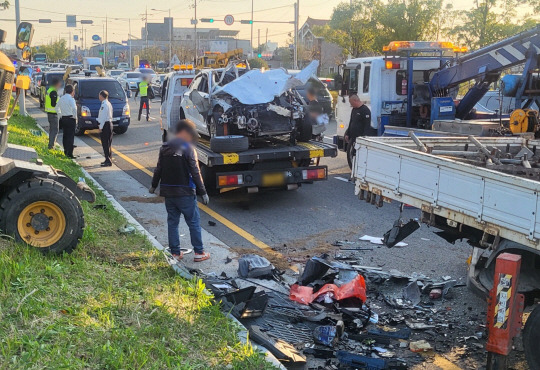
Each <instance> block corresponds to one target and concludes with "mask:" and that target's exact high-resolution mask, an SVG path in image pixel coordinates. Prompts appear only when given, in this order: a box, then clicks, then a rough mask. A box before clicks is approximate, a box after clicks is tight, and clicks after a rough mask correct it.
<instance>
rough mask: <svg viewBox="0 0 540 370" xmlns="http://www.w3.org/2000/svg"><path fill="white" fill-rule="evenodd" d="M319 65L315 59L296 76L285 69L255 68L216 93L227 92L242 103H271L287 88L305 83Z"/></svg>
mask: <svg viewBox="0 0 540 370" xmlns="http://www.w3.org/2000/svg"><path fill="white" fill-rule="evenodd" d="M318 66H319V62H318V61H316V60H314V61H312V62H311V63H310V64H309V65H308V66H307V67H306V68H304V69H303V70H302V71H300V72H299V73H297V74H296V75H295V76H293V75H291V74H289V73H287V72H286V71H285V70H284V69H271V70H268V71H261V70H259V69H254V70H251V71H249V72H247V73H245V74H243V75H242V76H240V77H238V78H237V79H235V80H233V81H231V82H229V83H228V84H226V85H225V86H223V87H221V88H219V89H217V90H216V91H215V93H222V92H223V93H227V94H229V95H231V96H232V97H233V98H236V99H238V101H239V102H240V103H242V104H264V103H269V102H271V101H273V100H274V98H275V97H278V96H281V95H283V94H284V93H285V92H286V91H287V90H289V89H292V88H293V87H296V86H301V85H304V84H305V83H306V82H307V81H308V79H309V78H310V77H311V76H314V75H315V73H316V72H317V67H318Z"/></svg>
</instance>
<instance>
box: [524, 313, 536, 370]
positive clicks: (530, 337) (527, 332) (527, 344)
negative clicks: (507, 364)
mask: <svg viewBox="0 0 540 370" xmlns="http://www.w3.org/2000/svg"><path fill="white" fill-rule="evenodd" d="M538 343H540V305H536V308H535V309H534V310H533V312H531V314H530V315H529V317H528V318H527V322H526V323H525V329H524V330H523V347H524V349H525V358H526V359H527V363H528V364H529V367H530V368H531V369H540V352H539V351H538Z"/></svg>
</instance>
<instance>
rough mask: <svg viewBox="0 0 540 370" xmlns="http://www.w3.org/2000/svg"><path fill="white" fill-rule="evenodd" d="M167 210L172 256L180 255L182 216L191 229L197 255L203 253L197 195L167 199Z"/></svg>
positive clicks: (192, 241) (190, 232)
mask: <svg viewBox="0 0 540 370" xmlns="http://www.w3.org/2000/svg"><path fill="white" fill-rule="evenodd" d="M165 208H166V209H167V225H168V230H169V248H170V249H171V253H172V254H180V236H179V234H178V224H179V223H180V216H182V215H184V218H185V219H186V224H187V225H188V227H189V235H190V236H191V245H192V246H193V249H194V250H195V253H202V252H203V242H202V236H201V218H200V216H199V206H198V205H197V197H196V196H195V195H186V196H182V197H175V198H165Z"/></svg>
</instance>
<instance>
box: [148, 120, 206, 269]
mask: <svg viewBox="0 0 540 370" xmlns="http://www.w3.org/2000/svg"><path fill="white" fill-rule="evenodd" d="M174 133H175V137H174V138H173V139H172V140H170V141H168V142H166V143H164V144H163V145H162V146H161V149H160V151H159V159H158V163H157V166H156V169H155V171H154V177H153V178H152V187H151V188H150V189H149V191H150V193H154V192H155V190H156V188H157V186H158V185H160V192H159V193H160V194H159V195H161V196H162V197H165V208H166V209H167V225H168V234H169V248H170V249H171V254H172V255H173V257H174V258H176V259H177V260H180V259H182V257H183V253H182V252H181V251H180V238H179V235H178V224H179V223H180V216H181V215H184V218H185V219H186V223H187V225H188V227H189V234H190V236H191V245H192V246H193V249H194V251H195V258H194V261H195V262H200V261H204V260H207V259H209V258H210V254H209V253H207V252H205V251H204V249H203V242H202V236H201V222H200V216H199V207H198V205H197V195H200V196H202V203H203V204H205V205H207V204H208V202H209V201H210V199H209V198H208V194H207V193H206V188H205V187H204V183H203V180H202V176H201V171H200V169H199V160H198V158H197V152H196V151H195V148H194V147H193V145H192V143H193V142H194V141H195V140H196V138H197V136H198V135H197V131H196V129H195V124H194V123H193V122H191V121H189V120H181V121H179V122H178V123H177V125H176V128H175V130H174ZM160 183H161V184H160Z"/></svg>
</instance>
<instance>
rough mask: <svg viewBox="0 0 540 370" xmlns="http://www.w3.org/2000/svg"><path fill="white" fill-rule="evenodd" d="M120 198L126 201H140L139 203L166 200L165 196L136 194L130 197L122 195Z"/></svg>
mask: <svg viewBox="0 0 540 370" xmlns="http://www.w3.org/2000/svg"><path fill="white" fill-rule="evenodd" d="M120 200H122V201H124V202H139V203H163V202H165V198H163V197H136V196H129V197H122V198H120Z"/></svg>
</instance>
